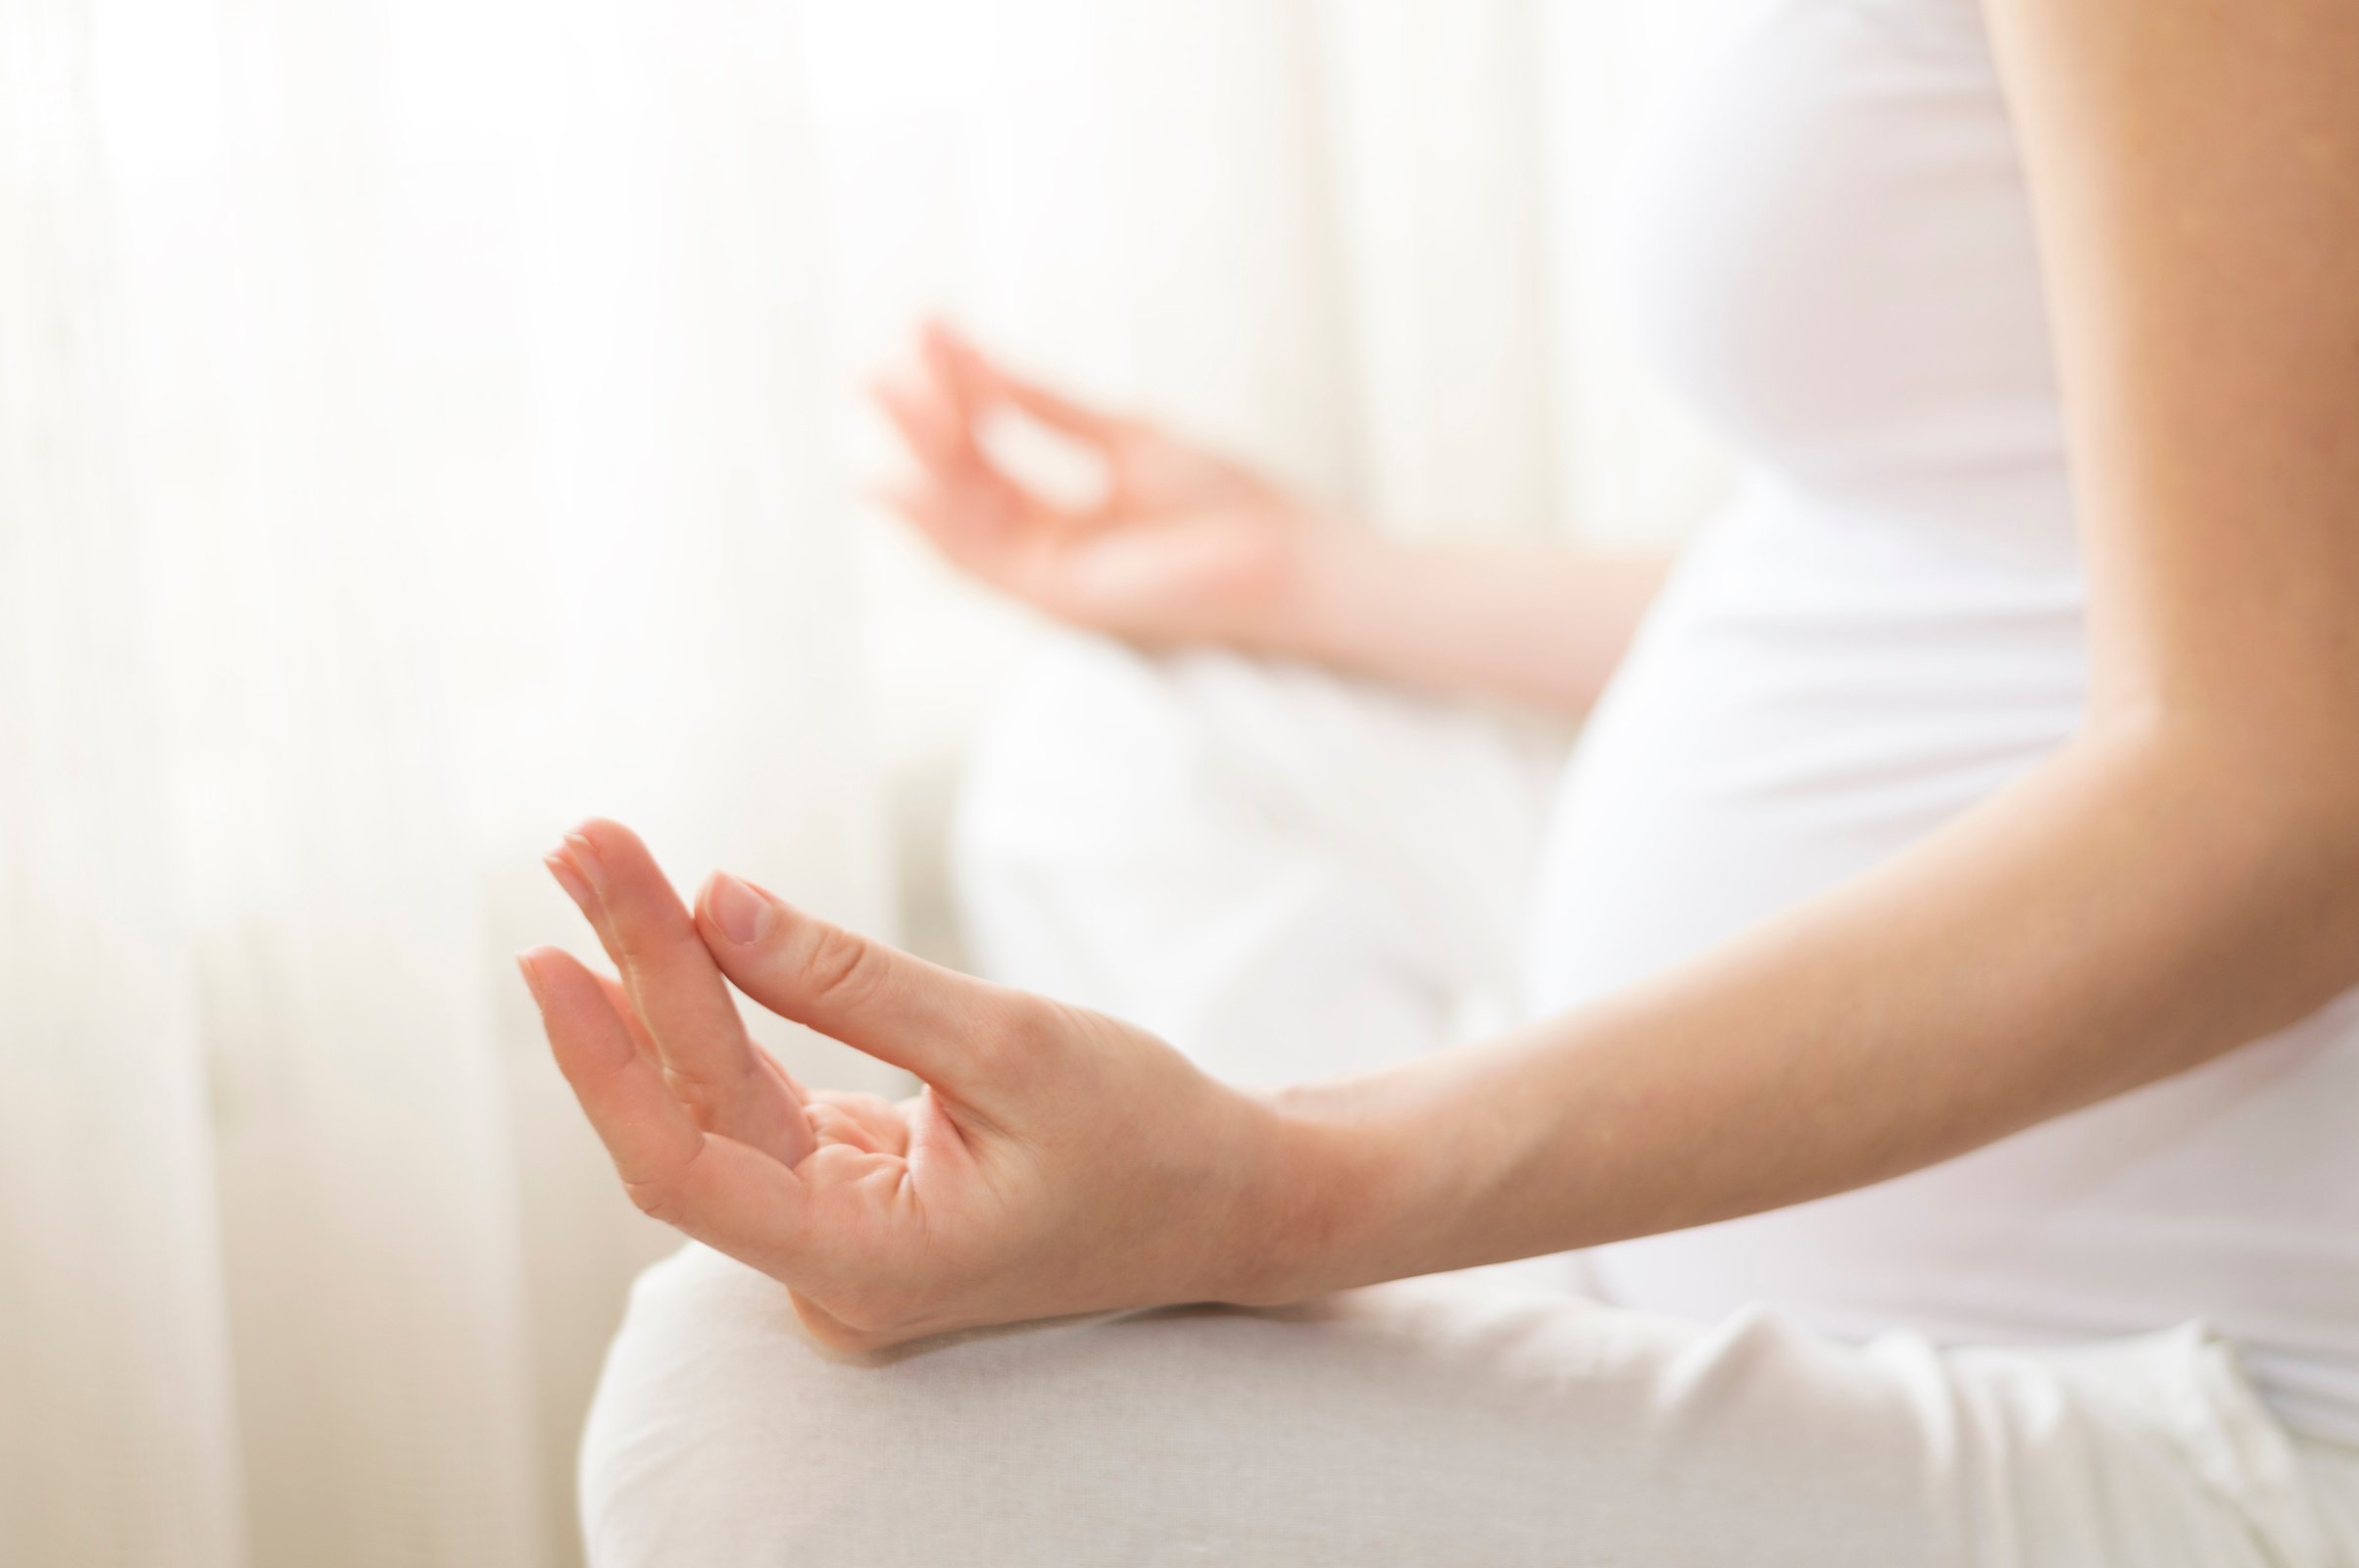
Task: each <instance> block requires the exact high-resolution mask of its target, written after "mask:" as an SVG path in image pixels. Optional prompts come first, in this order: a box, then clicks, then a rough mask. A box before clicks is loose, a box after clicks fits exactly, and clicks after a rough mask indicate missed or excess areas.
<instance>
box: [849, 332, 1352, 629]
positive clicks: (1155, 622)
mask: <svg viewBox="0 0 2359 1568" xmlns="http://www.w3.org/2000/svg"><path fill="white" fill-rule="evenodd" d="M876 398H877V401H878V403H879V404H880V405H882V406H883V408H884V411H885V413H886V414H887V415H888V416H889V417H891V418H892V420H893V423H894V425H895V426H896V427H897V428H898V429H899V430H900V432H901V434H902V437H903V438H904V440H905V441H906V442H907V444H908V446H909V453H910V455H911V457H912V458H913V459H914V460H915V463H916V471H915V474H914V476H913V477H912V478H911V479H909V480H908V481H906V482H903V483H899V484H895V485H890V486H886V487H884V488H883V490H882V495H883V498H884V500H885V501H886V503H887V504H888V505H890V506H891V507H893V509H894V510H895V511H897V512H899V513H901V514H902V515H904V516H906V517H908V518H909V520H910V521H911V522H912V523H914V524H916V526H917V527H918V529H919V530H920V531H922V532H923V533H924V534H925V536H926V537H927V538H928V539H929V540H931V541H932V542H933V544H934V545H935V546H936V547H937V548H938V549H940V550H941V552H942V554H943V555H944V556H945V557H947V558H948V559H949V560H950V561H951V562H952V563H953V564H956V565H958V567H960V568H961V569H963V570H965V571H967V572H970V573H972V574H973V575H974V576H976V577H979V578H981V579H982V580H983V581H985V582H987V583H990V584H992V585H993V586H994V587H997V588H999V589H1002V590H1003V591H1005V592H1007V593H1010V594H1013V595H1014V596H1016V597H1017V598H1019V599H1022V600H1025V601H1027V602H1028V603H1030V604H1033V605H1035V606H1037V607H1039V608H1040V609H1042V610H1044V611H1047V612H1048V613H1050V614H1052V615H1056V616H1057V617H1059V618H1060V619H1063V620H1067V621H1071V622H1074V623H1075V624H1078V625H1082V626H1086V627H1089V628H1090V629H1092V630H1096V631H1104V632H1109V633H1111V634H1113V635H1115V636H1118V637H1124V638H1128V639H1130V640H1132V641H1136V642H1144V643H1154V644H1188V643H1225V644H1230V645H1235V646H1243V647H1253V648H1268V647H1272V646H1278V645H1283V644H1285V643H1286V642H1287V641H1289V636H1288V633H1289V624H1288V623H1289V621H1290V619H1292V618H1293V617H1294V616H1295V611H1294V610H1293V608H1292V602H1293V600H1294V599H1295V598H1296V597H1297V595H1298V592H1299V590H1300V589H1301V588H1302V579H1303V577H1304V574H1305V573H1306V572H1309V571H1312V570H1315V569H1317V568H1316V565H1315V564H1314V562H1313V560H1312V558H1313V557H1314V556H1316V555H1317V554H1319V553H1321V552H1327V551H1334V550H1339V549H1349V548H1351V544H1352V541H1354V540H1361V539H1364V537H1365V536H1364V535H1363V534H1362V533H1361V532H1360V531H1359V530H1356V529H1349V528H1346V527H1344V526H1342V525H1341V524H1340V523H1337V522H1335V521H1332V520H1330V519H1327V518H1325V517H1322V516H1321V515H1318V514H1317V513H1316V512H1314V511H1313V510H1312V509H1311V508H1309V507H1307V506H1305V505H1304V504H1303V503H1302V502H1301V501H1300V500H1298V499H1297V498H1296V497H1294V496H1292V495H1290V494H1289V493H1287V492H1286V491H1285V490H1283V489H1281V488H1279V487H1278V486H1276V485H1274V484H1272V483H1271V482H1270V481H1268V480H1266V479H1264V478H1262V477H1261V476H1260V475H1258V474H1256V473H1253V472H1252V471H1250V470H1248V469H1246V468H1243V467H1240V466H1237V465H1235V464H1233V463H1229V462H1227V461H1225V460H1223V459H1221V458H1219V457H1216V456H1214V455H1213V454H1211V453H1209V452H1206V451H1204V449H1202V448H1200V447H1196V446H1193V445H1190V444H1189V443H1187V442H1184V441H1182V440H1180V439H1178V438H1177V437H1175V436H1173V435H1170V434H1169V433H1167V432H1165V431H1163V430H1160V429H1158V428H1156V427H1155V426H1154V425H1151V424H1147V423H1143V422H1141V421H1139V420H1136V419H1129V418H1123V417H1117V416H1115V415H1112V414H1108V413H1106V412H1105V411H1103V410H1098V409H1092V408H1088V407H1085V406H1084V405H1082V404H1078V403H1074V402H1072V401H1070V400H1068V399H1066V398H1064V397H1061V396H1059V395H1057V393H1054V392H1051V391H1049V390H1047V389H1046V388H1044V387H1040V386H1037V385H1034V384H1033V383H1031V382H1029V381H1025V380H1022V379H1020V378H1018V377H1016V376H1014V375H1012V374H1010V373H1008V371H1007V370H1006V369H1004V368H1001V367H1000V366H999V365H997V364H995V363H993V362H992V361H990V360H988V359H986V358H984V357H983V355H982V354H981V353H980V352H978V351H977V350H976V349H975V348H974V347H973V346H972V345H971V344H969V343H967V342H966V341H965V340H964V339H962V338H960V337H958V336H957V335H955V334H954V333H952V332H951V331H950V330H948V329H947V328H945V327H942V326H939V325H929V326H927V327H926V328H925V329H924V330H923V331H922V332H921V333H920V334H919V337H918V342H917V351H916V354H915V356H914V362H913V364H912V365H911V366H910V367H909V368H907V369H906V370H903V371H901V372H897V373H895V374H893V375H890V376H887V377H886V378H884V379H883V380H881V381H880V382H879V383H878V384H877V387H876ZM1008 412H1013V413H1015V414H1018V415H1021V416H1023V417H1027V418H1030V419H1032V420H1034V421H1036V422H1038V423H1040V424H1042V425H1045V426H1047V427H1048V428H1049V429H1051V430H1053V431H1055V432H1056V433H1057V434H1058V435H1060V436H1063V437H1065V438H1066V439H1067V440H1070V441H1073V442H1076V443H1078V444H1080V445H1081V446H1082V447H1084V448H1086V449H1087V450H1088V451H1089V452H1090V453H1091V454H1092V455H1093V456H1094V457H1095V458H1096V459H1097V460H1098V461H1099V464H1100V465H1101V466H1102V468H1103V470H1104V474H1105V484H1104V489H1103V491H1102V493H1101V494H1100V495H1099V496H1098V497H1097V498H1096V499H1095V500H1094V501H1092V502H1091V503H1089V504H1087V505H1078V506H1071V505H1063V504H1060V503H1058V502H1057V501H1054V500H1051V499H1050V498H1048V497H1045V496H1043V495H1041V494H1039V493H1038V492H1036V491H1035V490H1033V489H1032V488H1030V487H1028V486H1026V485H1025V484H1024V483H1023V482H1022V481H1021V480H1019V479H1017V478H1016V477H1015V476H1013V475H1012V474H1010V473H1008V472H1007V469H1006V468H1005V467H1003V466H1001V465H1000V464H999V463H998V462H997V461H995V460H994V458H993V457H992V455H991V453H990V451H989V449H988V447H987V446H986V444H985V442H984V439H983V434H982V432H983V430H984V429H985V428H986V426H987V425H988V424H989V423H990V422H991V421H992V420H993V419H994V418H995V417H1000V416H1003V415H1005V414H1007V413H1008Z"/></svg>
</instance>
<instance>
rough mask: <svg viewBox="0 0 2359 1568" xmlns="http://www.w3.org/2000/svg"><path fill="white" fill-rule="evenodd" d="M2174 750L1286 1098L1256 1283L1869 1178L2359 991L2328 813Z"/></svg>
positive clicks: (1659, 1226)
mask: <svg viewBox="0 0 2359 1568" xmlns="http://www.w3.org/2000/svg"><path fill="white" fill-rule="evenodd" d="M2176 746H2177V743H2176V742H2172V741H2166V740H2161V739H2156V738H2154V737H2151V736H2146V735H2123V736H2119V737H2114V738H2109V739H2092V740H2089V741H2085V742H2083V743H2080V744H2079V745H2076V746H2075V747H2074V748H2072V749H2071V750H2069V751H2068V752H2067V753H2065V754H2063V755H2062V756H2060V757H2059V758H2058V759H2057V760H2055V761H2054V762H2052V763H2051V764H2050V765H2049V766H2047V767H2045V768H2043V769H2041V770H2040V773H2039V774H2037V775H2036V776H2034V777H2033V778H2031V779H2028V780H2026V781H2025V782H2024V783H2023V784H2022V785H2020V786H2019V787H2017V788H2016V789H2014V790H2012V791H2009V792H2007V793H2006V794H2005V795H2003V796H2002V797H1999V798H1997V799H1994V800H1993V801H1991V802H1990V803H1988V804H1987V805H1986V806H1985V807H1984V808H1982V809H1978V810H1977V811H1975V812H1973V813H1971V814H1970V815H1969V816H1968V817H1966V818H1963V819H1961V820H1960V821H1959V822H1957V823H1956V824H1954V825H1953V827H1952V828H1951V829H1949V830H1948V831H1946V832H1944V833H1942V834H1941V835H1939V836H1938V837H1937V838H1935V839H1933V840H1931V841H1928V842H1927V843H1926V844H1925V845H1923V846H1921V847H1920V848H1919V849H1918V850H1916V851H1914V852H1912V853H1911V854H1909V855H1907V856H1905V857H1903V858H1900V859H1899V860H1896V861H1894V862H1892V864H1890V865H1889V866H1888V867H1886V868H1885V869H1884V870H1882V871H1881V872H1879V873H1877V874H1874V875H1872V876H1870V877H1868V878H1866V879H1863V880H1861V881H1859V882H1856V883H1854V884H1851V885H1849V886H1848V887H1846V888H1844V889H1843V890H1840V891H1838V892H1836V893H1835V894H1833V895H1831V896H1828V897H1825V898H1822V899H1820V900H1818V901H1816V902H1814V903H1812V904H1810V905H1808V906H1805V907H1801V908H1799V909H1797V910H1795V911H1794V912H1793V913H1791V914H1789V915H1787V916H1786V917H1784V918H1781V919H1779V920H1777V921H1775V922H1773V923H1771V924H1770V925H1768V926H1765V927H1763V928H1760V929H1758V930H1757V931H1755V932H1754V933H1752V934H1751V935H1749V936H1748V937H1746V938H1744V939H1742V940H1740V941H1737V942H1735V943H1733V944H1730V945H1728V946H1726V947H1724V948H1722V949H1720V950H1718V951H1715V952H1712V953H1710V954H1708V955H1706V956H1702V957H1701V958H1699V959H1697V960H1696V961H1694V962H1691V963H1689V964H1687V965H1685V966H1683V967H1681V968H1679V969H1677V970H1675V971H1673V972H1670V973H1667V974H1665V975H1663V976H1662V977H1660V978H1659V979H1656V980H1654V981H1652V982H1649V983H1646V984H1645V985H1642V986H1640V987H1637V988H1633V989H1631V990H1629V991H1626V992H1623V993H1621V994H1618V995H1615V996H1612V997H1610V998H1607V999H1604V1000H1602V1001H1600V1002H1597V1003H1596V1004H1594V1005H1589V1006H1585V1007H1582V1008H1580V1009H1577V1010H1575V1011H1573V1012H1570V1013H1567V1014H1565V1015H1562V1016H1559V1017H1555V1018H1551V1019H1548V1020H1546V1021H1543V1022H1540V1023H1537V1024H1534V1025H1531V1026H1528V1027H1526V1028H1524V1029H1521V1030H1519V1031H1516V1032H1514V1033H1512V1034H1509V1035H1507V1036H1505V1037H1502V1038H1500V1039H1498V1040H1496V1041H1493V1042H1489V1043H1486V1044H1482V1045H1479V1046H1475V1047H1470V1048H1466V1049H1462V1050H1458V1051H1453V1052H1449V1053H1444V1054H1439V1055H1437V1056H1433V1057H1429V1058H1426V1059H1424V1060H1422V1061H1419V1062H1415V1063H1411V1064H1409V1065H1407V1066H1404V1067H1401V1068H1399V1069H1396V1070H1393V1071H1389V1072H1386V1073H1382V1074H1378V1075H1375V1076H1371V1077H1367V1078H1363V1079H1358V1080H1354V1081H1350V1082H1347V1083H1343V1084H1337V1085H1331V1086H1320V1087H1313V1088H1309V1089H1304V1090H1302V1091H1297V1092H1293V1093H1292V1094H1290V1095H1289V1096H1288V1097H1287V1099H1286V1101H1285V1103H1286V1106H1287V1109H1288V1111H1289V1112H1290V1115H1291V1118H1292V1121H1291V1125H1292V1126H1293V1127H1294V1129H1295V1130H1296V1135H1297V1137H1298V1139H1299V1147H1300V1150H1301V1158H1300V1162H1299V1163H1300V1168H1301V1170H1302V1177H1301V1180H1300V1186H1301V1188H1302V1192H1303V1193H1304V1194H1305V1195H1308V1196H1305V1197H1304V1198H1302V1199H1301V1200H1299V1201H1298V1202H1297V1206H1296V1214H1297V1216H1298V1223H1299V1225H1300V1226H1301V1228H1302V1233H1303V1235H1304V1237H1305V1238H1307V1240H1306V1244H1305V1245H1304V1246H1303V1247H1302V1249H1301V1250H1300V1251H1299V1253H1298V1257H1299V1259H1300V1261H1301V1266H1300V1267H1299V1268H1297V1269H1295V1270H1294V1271H1293V1272H1291V1273H1287V1272H1286V1271H1284V1270H1281V1271H1280V1272H1281V1274H1283V1275H1284V1278H1283V1280H1282V1282H1281V1283H1279V1284H1278V1285H1277V1286H1276V1287H1275V1289H1274V1290H1273V1292H1272V1294H1274V1295H1278V1296H1286V1295H1292V1294H1298V1293H1302V1292H1315V1291H1318V1290H1325V1289H1332V1288H1337V1287H1340V1286H1344V1285H1350V1284H1355V1283H1364V1282H1367V1281H1372V1280H1377V1279H1384V1278H1392V1277H1398V1276H1401V1275H1407V1274H1416V1273H1425V1272H1430V1271H1433V1270H1437V1269H1445V1268H1454V1267H1461V1266H1467V1265H1472V1264H1477V1263H1483V1262H1491V1261H1498V1260H1500V1259H1505V1258H1510V1257H1518V1256H1528V1255H1533V1254H1537V1253H1541V1252H1548V1251H1554V1250H1565V1249H1571V1248H1579V1247H1587V1246H1594V1245H1597V1244H1600V1243H1605V1242H1611V1241H1616V1240H1622V1239H1626V1238H1630V1237H1634V1236H1642V1235H1649V1234H1654V1233H1657V1232H1661V1231H1667V1230H1675V1229H1680V1228H1684V1227H1687V1226H1692V1225H1698V1224H1705V1223H1709V1222H1712V1221H1715V1220H1721V1219H1727V1218H1732V1217H1736V1216H1739V1215H1743V1214H1747V1213H1753V1212H1757V1211H1760V1210H1764V1209H1770V1208H1776V1207H1781V1206H1784V1205H1787V1204H1790V1203H1795V1202H1800V1201H1807V1200H1810V1199H1814V1198H1819V1197H1824V1196H1826V1195H1829V1194H1833V1193H1837V1192H1842V1191H1845V1190H1848V1189H1851V1188H1854V1187H1859V1186H1863V1185H1866V1184H1869V1183H1873V1182H1877V1181H1881V1180H1884V1179H1887V1178H1889V1177H1892V1176H1896V1175H1900V1174H1902V1173H1904V1172H1907V1171H1910V1170H1913V1169H1916V1168H1918V1167H1921V1166H1924V1165H1927V1164H1931V1163H1934V1162H1936V1161H1939V1160H1941V1159H1945V1158H1949V1157H1951V1156H1954V1155H1956V1154H1960V1153H1963V1152H1967V1151H1969V1150H1972V1149H1974V1148H1977V1147H1979V1146H1981V1145H1984V1144H1987V1143H1990V1142H1991V1141H1993V1140H1995V1139H1998V1138H2001V1137H2004V1136H2006V1135H2007V1134H2009V1133H2012V1132H2015V1131H2017V1130H2019V1129H2021V1128H2024V1127H2027V1126H2029V1125H2031V1124H2033V1123H2036V1122H2039V1121H2040V1120H2043V1119H2045V1118H2048V1117H2051V1116H2055V1115H2059V1114H2062V1113H2064V1112H2066V1111H2070V1110H2073V1109H2076V1108H2078V1107H2080V1106H2084V1105H2087V1104H2089V1103H2093V1102H2096V1101H2098V1100H2101V1099H2104V1098H2106V1097H2108V1096H2111V1095H2115V1094H2118V1093H2121V1092H2123V1091H2126V1090H2128V1089H2131V1088H2134V1087H2136V1086H2138V1085H2139V1084H2141V1083H2144V1082H2147V1081H2149V1080H2152V1079H2155V1078H2159V1077H2162V1076H2165V1075H2167V1074H2169V1073H2172V1072H2175V1071H2178V1070H2181V1069H2183V1068H2186V1067H2188V1066H2191V1065H2193V1064H2195V1063H2197V1062H2200V1061H2202V1060H2204V1059H2207V1058H2208V1057H2211V1056H2213V1055H2216V1054H2220V1053H2222V1052H2224V1051H2227V1050H2229V1049H2231V1048H2233V1047H2235V1046H2236V1045H2238V1044H2241V1043H2243V1042H2245V1041H2248V1040H2251V1039H2253V1038H2256V1037H2258V1036H2259V1035H2261V1034H2264V1033H2266V1032H2268V1031H2269V1030H2271V1029H2274V1028H2277V1027H2281V1026H2283V1025H2284V1024H2285V1023H2288V1022H2290V1021H2292V1020H2293V1019H2295V1018H2297V1017H2299V1016H2301V1015H2302V1014H2304V1013H2306V1012H2308V1011H2310V1010H2312V1009H2314V1008H2315V1007H2317V1006H2318V1005H2322V1004H2323V1003H2325V1002H2326V1001H2328V1000H2330V999H2331V998H2332V997H2333V996H2334V995H2335V994H2336V993H2337V992H2339V991H2341V990H2343V989H2344V988H2346V987H2347V986H2349V985H2350V984H2352V983H2353V982H2354V981H2355V980H2359V963H2355V962H2354V955H2359V898H2355V897H2354V896H2353V889H2354V885H2355V883H2359V877H2355V875H2354V867H2355V864H2359V857H2355V856H2354V854H2353V850H2354V835H2353V833H2352V832H2351V830H2350V827H2349V825H2348V824H2349V817H2350V813H2349V812H2348V811H2347V810H2345V809H2339V808H2332V807H2328V806H2324V805H2322V806H2321V807H2320V808H2319V809H2317V810H2316V811H2315V812H2311V811H2305V810H2302V809H2292V808H2288V807H2287V806H2286V805H2285V801H2284V799H2283V797H2284V795H2285V793H2286V791H2287V788H2288V786H2287V784H2286V782H2285V780H2284V778H2283V777H2282V774H2281V772H2280V770H2277V769H2271V768H2266V767H2255V766H2251V765H2249V762H2247V765H2245V766H2243V767H2241V768H2236V769H2229V770H2223V769H2221V768H2219V767H2216V766H2213V765H2211V764H2209V763H2208V762H2206V763H2201V764H2194V763H2190V762H2187V761H2186V760H2183V759H2182V758H2179V757H2176V756H2174V755H2172V754H2173V751H2174V749H2175V747H2176ZM2196 749H2208V750H2211V751H2213V752H2216V751H2217V748H2216V747H2212V748H2196ZM1321 1195H1324V1196H1321Z"/></svg>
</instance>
